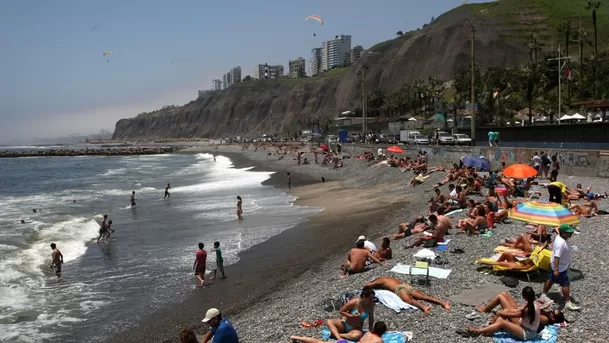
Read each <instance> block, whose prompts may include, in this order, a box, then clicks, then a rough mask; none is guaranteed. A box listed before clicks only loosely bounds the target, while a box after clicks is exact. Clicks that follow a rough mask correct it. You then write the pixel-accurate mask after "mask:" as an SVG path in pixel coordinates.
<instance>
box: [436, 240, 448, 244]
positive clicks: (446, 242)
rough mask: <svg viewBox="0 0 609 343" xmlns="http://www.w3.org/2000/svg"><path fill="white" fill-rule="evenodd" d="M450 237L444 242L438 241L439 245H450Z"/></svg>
mask: <svg viewBox="0 0 609 343" xmlns="http://www.w3.org/2000/svg"><path fill="white" fill-rule="evenodd" d="M449 242H450V239H447V240H445V241H444V242H438V245H448V243H449Z"/></svg>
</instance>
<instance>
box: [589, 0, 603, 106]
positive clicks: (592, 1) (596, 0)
mask: <svg viewBox="0 0 609 343" xmlns="http://www.w3.org/2000/svg"><path fill="white" fill-rule="evenodd" d="M601 4H602V2H601V0H588V2H587V4H586V9H587V10H592V25H594V56H595V57H598V31H597V29H598V27H597V22H596V10H597V9H599V7H601ZM592 83H593V89H594V96H595V97H598V93H597V87H596V62H595V63H594V64H593V65H592Z"/></svg>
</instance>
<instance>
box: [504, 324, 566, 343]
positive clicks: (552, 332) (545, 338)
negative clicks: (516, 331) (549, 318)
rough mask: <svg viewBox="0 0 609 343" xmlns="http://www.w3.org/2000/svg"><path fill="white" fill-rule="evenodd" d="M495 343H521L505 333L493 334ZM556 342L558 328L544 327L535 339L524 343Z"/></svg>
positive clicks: (553, 326)
mask: <svg viewBox="0 0 609 343" xmlns="http://www.w3.org/2000/svg"><path fill="white" fill-rule="evenodd" d="M494 337H495V342H496V343H521V342H523V341H522V340H520V339H515V338H514V337H512V336H510V334H509V333H507V332H505V331H499V332H495V335H494ZM557 340H558V327H557V326H555V325H551V326H546V327H545V328H544V329H543V330H542V331H541V332H540V333H539V335H537V337H535V339H529V340H528V341H524V342H531V343H555V342H556V341H557Z"/></svg>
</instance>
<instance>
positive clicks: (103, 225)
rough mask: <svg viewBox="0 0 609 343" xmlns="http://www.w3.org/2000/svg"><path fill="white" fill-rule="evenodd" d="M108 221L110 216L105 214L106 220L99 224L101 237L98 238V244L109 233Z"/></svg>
mask: <svg viewBox="0 0 609 343" xmlns="http://www.w3.org/2000/svg"><path fill="white" fill-rule="evenodd" d="M106 220H108V215H107V214H104V218H103V219H102V221H101V222H99V237H97V242H99V240H100V239H102V238H103V237H105V236H106V233H107V232H108V229H107V228H106V225H107V224H106Z"/></svg>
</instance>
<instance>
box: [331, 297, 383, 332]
mask: <svg viewBox="0 0 609 343" xmlns="http://www.w3.org/2000/svg"><path fill="white" fill-rule="evenodd" d="M338 313H339V314H340V315H341V316H343V319H328V320H327V321H326V325H327V326H328V329H330V332H331V333H332V336H334V338H336V339H341V338H342V339H346V340H350V341H357V340H359V339H360V338H362V336H363V335H364V332H363V330H364V329H363V328H364V320H366V319H368V330H370V331H372V330H373V327H374V290H373V289H372V288H371V287H364V288H363V289H362V293H361V294H360V297H359V298H353V299H351V300H350V301H349V302H348V303H346V304H345V305H343V307H341V308H340V310H339V311H338Z"/></svg>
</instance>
